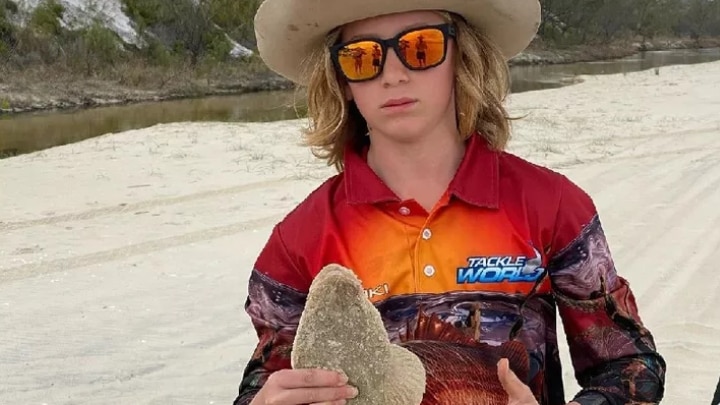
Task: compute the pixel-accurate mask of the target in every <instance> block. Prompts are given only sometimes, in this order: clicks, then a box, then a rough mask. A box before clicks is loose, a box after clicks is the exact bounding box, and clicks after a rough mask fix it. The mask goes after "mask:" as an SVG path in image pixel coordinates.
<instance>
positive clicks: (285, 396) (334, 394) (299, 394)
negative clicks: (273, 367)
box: [267, 386, 357, 405]
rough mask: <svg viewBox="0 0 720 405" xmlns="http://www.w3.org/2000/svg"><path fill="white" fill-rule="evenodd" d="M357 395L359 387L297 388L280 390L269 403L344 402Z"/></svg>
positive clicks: (324, 403)
mask: <svg viewBox="0 0 720 405" xmlns="http://www.w3.org/2000/svg"><path fill="white" fill-rule="evenodd" d="M355 396H357V388H355V387H350V386H344V387H330V388H296V389H292V390H283V391H278V392H277V393H276V394H275V395H273V397H272V398H268V401H267V403H268V404H273V405H274V404H278V405H280V404H293V405H295V404H323V405H328V404H344V403H345V400H346V399H350V398H354V397H355Z"/></svg>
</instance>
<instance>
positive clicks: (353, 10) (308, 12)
mask: <svg viewBox="0 0 720 405" xmlns="http://www.w3.org/2000/svg"><path fill="white" fill-rule="evenodd" d="M411 10H445V11H449V12H453V13H457V14H460V15H462V16H463V17H464V18H465V19H466V20H467V21H468V22H469V23H470V24H472V25H474V26H476V27H477V28H478V29H479V30H480V31H481V32H483V33H484V34H485V35H486V36H487V37H488V38H489V39H490V41H492V42H493V43H494V44H495V45H496V46H497V47H498V48H499V49H500V51H501V52H502V53H503V55H504V56H505V59H506V60H509V59H511V58H513V57H514V56H516V55H517V54H519V53H520V52H522V50H524V49H525V48H526V47H527V46H528V45H529V44H530V42H531V41H532V40H533V38H534V37H535V34H536V33H537V30H538V27H539V25H540V20H541V15H540V3H539V2H538V0H362V1H347V0H345V1H343V0H302V1H301V0H265V1H264V2H263V3H262V4H261V5H260V7H259V8H258V11H257V13H256V14H255V36H256V40H257V47H258V52H259V54H260V57H261V58H262V59H263V61H264V62H265V64H266V65H267V66H268V67H269V68H270V69H271V70H273V71H274V72H276V73H278V74H280V75H282V76H284V77H286V78H287V79H289V80H291V81H293V82H295V83H300V84H305V83H304V80H305V78H304V77H302V75H301V67H302V63H303V61H304V60H305V58H306V57H307V55H310V54H312V53H313V52H314V51H316V50H317V49H318V47H320V46H323V44H324V41H325V36H326V35H327V34H328V33H329V32H330V31H332V30H333V29H335V28H336V27H339V26H341V25H344V24H347V23H350V22H353V21H358V20H363V19H366V18H370V17H375V16H378V15H384V14H393V13H399V12H405V11H411Z"/></svg>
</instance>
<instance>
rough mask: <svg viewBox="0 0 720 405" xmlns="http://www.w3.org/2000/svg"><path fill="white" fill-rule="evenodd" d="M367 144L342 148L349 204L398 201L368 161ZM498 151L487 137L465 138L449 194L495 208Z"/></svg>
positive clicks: (476, 135) (497, 194) (472, 202)
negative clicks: (491, 145) (358, 148)
mask: <svg viewBox="0 0 720 405" xmlns="http://www.w3.org/2000/svg"><path fill="white" fill-rule="evenodd" d="M366 158H367V148H365V149H363V150H362V151H360V152H358V151H356V150H354V149H353V148H351V147H348V148H346V150H345V160H344V171H345V174H344V177H345V193H346V195H347V199H348V202H349V203H350V204H377V203H383V202H400V198H398V196H397V195H395V193H394V192H393V191H392V190H390V188H389V187H388V186H387V185H386V184H385V183H384V182H383V181H382V179H380V177H378V175H377V174H376V173H375V172H374V171H373V170H372V169H371V168H370V166H368V164H367V159H366ZM498 165H499V163H498V153H497V152H495V151H493V150H491V149H490V148H489V146H488V144H487V141H485V139H484V138H483V137H482V136H481V135H479V134H477V133H476V134H473V135H472V136H470V138H469V139H468V140H467V141H466V149H465V155H464V156H463V159H462V161H461V162H460V166H459V167H458V170H457V172H456V173H455V177H454V178H453V180H452V181H451V182H450V185H449V187H448V191H449V192H450V194H451V195H453V196H455V197H457V198H459V199H461V200H463V201H465V202H467V203H469V204H472V205H475V206H478V207H486V208H497V207H498V200H499V170H498Z"/></svg>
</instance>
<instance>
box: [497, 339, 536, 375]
mask: <svg viewBox="0 0 720 405" xmlns="http://www.w3.org/2000/svg"><path fill="white" fill-rule="evenodd" d="M500 356H501V357H504V358H506V359H508V362H509V363H510V369H511V370H512V371H513V372H514V373H515V375H517V377H518V378H519V379H520V381H522V382H524V383H525V384H528V383H529V381H528V379H529V377H530V357H529V356H528V353H527V348H526V347H525V345H524V344H522V343H521V342H519V341H517V340H509V341H507V342H504V343H503V344H502V345H500Z"/></svg>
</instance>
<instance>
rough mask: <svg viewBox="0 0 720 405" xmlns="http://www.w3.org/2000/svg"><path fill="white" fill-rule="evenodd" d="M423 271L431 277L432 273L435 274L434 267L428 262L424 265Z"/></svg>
mask: <svg viewBox="0 0 720 405" xmlns="http://www.w3.org/2000/svg"><path fill="white" fill-rule="evenodd" d="M423 272H425V275H426V276H428V277H432V276H433V275H435V267H433V266H431V265H429V264H428V265H427V266H425V268H424V269H423Z"/></svg>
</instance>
